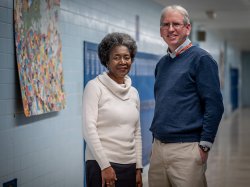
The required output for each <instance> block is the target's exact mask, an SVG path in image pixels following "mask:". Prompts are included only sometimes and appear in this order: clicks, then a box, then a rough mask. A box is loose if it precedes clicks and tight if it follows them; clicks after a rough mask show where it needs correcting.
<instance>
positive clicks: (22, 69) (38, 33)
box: [14, 0, 66, 116]
mask: <svg viewBox="0 0 250 187" xmlns="http://www.w3.org/2000/svg"><path fill="white" fill-rule="evenodd" d="M59 11H60V0H15V1H14V21H15V44H16V58H17V65H18V73H19V80H20V87H21V94H22V100H23V108H24V113H25V116H32V115H39V114H43V113H47V112H51V111H59V110H61V109H63V108H65V105H66V101H65V93H64V80H63V68H62V42H61V38H60V33H59V25H58V16H59Z"/></svg>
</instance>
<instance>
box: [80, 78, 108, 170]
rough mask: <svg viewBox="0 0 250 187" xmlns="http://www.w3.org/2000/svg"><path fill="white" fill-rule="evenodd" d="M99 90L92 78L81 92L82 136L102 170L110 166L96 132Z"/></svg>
mask: <svg viewBox="0 0 250 187" xmlns="http://www.w3.org/2000/svg"><path fill="white" fill-rule="evenodd" d="M100 96H101V90H100V89H99V88H98V86H97V84H96V83H95V82H94V81H93V80H92V81H90V82H88V84H87V85H86V87H85V90H84V93H83V128H82V130H83V138H84V139H85V141H86V143H87V145H88V147H89V149H90V151H91V153H92V154H93V156H94V158H95V159H96V161H97V162H98V164H99V166H100V168H101V169H102V170H103V169H105V168H107V167H109V166H110V163H109V160H108V158H107V156H106V154H105V152H104V150H103V147H102V144H101V141H100V138H99V136H98V132H97V119H98V102H99V98H100Z"/></svg>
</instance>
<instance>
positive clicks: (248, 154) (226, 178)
mask: <svg viewBox="0 0 250 187" xmlns="http://www.w3.org/2000/svg"><path fill="white" fill-rule="evenodd" d="M249 121H250V108H244V109H238V110H236V111H235V112H233V113H232V115H231V116H230V117H227V118H225V119H223V120H222V122H221V124H220V127H219V130H218V134H217V137H216V139H215V143H214V145H213V148H212V150H211V152H210V153H209V158H208V168H207V173H206V174H207V181H208V187H249V186H250V149H249V147H250V146H249V143H250V122H249ZM144 170H145V172H144V173H143V186H144V187H148V184H147V170H148V166H147V167H145V169H144Z"/></svg>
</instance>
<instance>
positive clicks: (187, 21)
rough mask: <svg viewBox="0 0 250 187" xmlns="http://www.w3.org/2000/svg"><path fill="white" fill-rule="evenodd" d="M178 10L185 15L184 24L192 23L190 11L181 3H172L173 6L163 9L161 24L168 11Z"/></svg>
mask: <svg viewBox="0 0 250 187" xmlns="http://www.w3.org/2000/svg"><path fill="white" fill-rule="evenodd" d="M173 10H174V11H178V12H179V13H181V14H182V15H183V23H184V24H190V18H189V14H188V11H187V10H186V9H185V8H183V7H182V6H180V5H171V6H167V7H165V8H164V9H163V10H162V11H161V20H160V25H161V24H162V21H163V19H164V17H165V14H166V13H167V12H168V11H173Z"/></svg>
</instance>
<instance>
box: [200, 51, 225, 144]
mask: <svg viewBox="0 0 250 187" xmlns="http://www.w3.org/2000/svg"><path fill="white" fill-rule="evenodd" d="M196 79H197V89H198V93H199V97H200V99H201V103H202V110H204V116H203V129H202V133H201V140H200V141H205V142H210V143H213V142H214V138H215V136H216V133H217V130H218V126H219V123H220V120H221V118H222V114H223V112H224V107H223V101H222V95H221V92H220V82H219V76H218V66H217V63H216V62H215V61H214V59H213V58H212V57H211V56H209V55H205V56H202V57H201V59H200V61H199V65H198V69H197V77H196Z"/></svg>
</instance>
